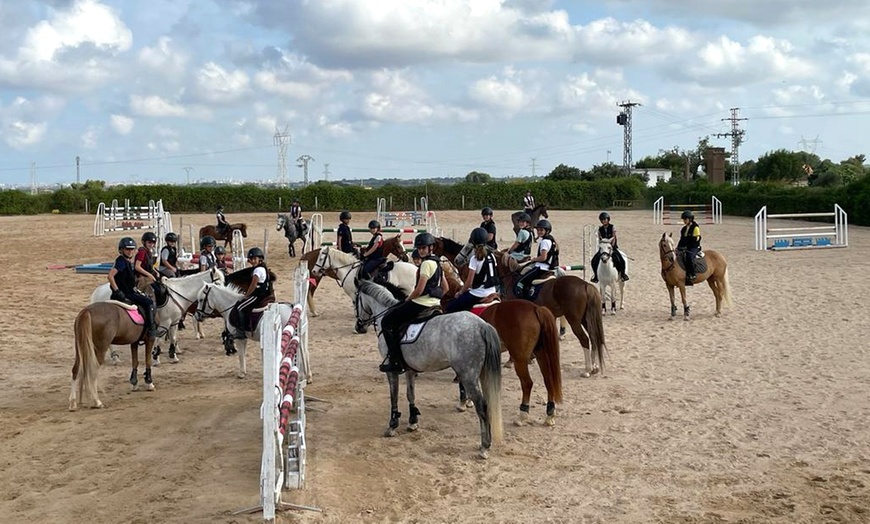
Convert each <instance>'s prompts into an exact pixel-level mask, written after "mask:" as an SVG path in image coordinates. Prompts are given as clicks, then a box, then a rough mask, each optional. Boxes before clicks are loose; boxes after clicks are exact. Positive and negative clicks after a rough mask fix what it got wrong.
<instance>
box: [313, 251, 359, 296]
mask: <svg viewBox="0 0 870 524" xmlns="http://www.w3.org/2000/svg"><path fill="white" fill-rule="evenodd" d="M327 263H329V268H330V269H332V270H334V271H338V270H339V269H344V268H346V267H349V268H351V270H352V269H353V268H354V267H355V266H359V265H360V264H362V263H361V262H360V261H359V260H354V261H353V262H351V263H350V264H345V265H343V266H333V265H332V258H331V257H330V256H329V251H325V252H324V255H323V262H322V263H321V262H320V256H319V255H318V257H317V260H316V261H315V262H314V267H313V268H312V269H313V270H314V271H313V272H314V273H317V274H320V275H323V274H325V272H326V268H327ZM350 273H351V271H348V272H347V273H346V274H345V275H344V277H343V278H342V279H341V280H340V281H339V285H340V286H341V287H344V283H345V281H347V277H349V276H350Z"/></svg>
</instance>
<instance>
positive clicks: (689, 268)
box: [677, 209, 701, 284]
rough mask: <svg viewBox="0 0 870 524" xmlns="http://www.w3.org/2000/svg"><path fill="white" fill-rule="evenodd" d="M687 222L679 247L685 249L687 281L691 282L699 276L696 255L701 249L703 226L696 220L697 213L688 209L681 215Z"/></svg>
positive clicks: (684, 221)
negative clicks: (696, 270)
mask: <svg viewBox="0 0 870 524" xmlns="http://www.w3.org/2000/svg"><path fill="white" fill-rule="evenodd" d="M680 218H682V219H683V224H685V225H684V226H683V227H682V229H680V243H679V244H677V249H678V250H682V251H683V256H684V257H685V258H684V259H683V260H684V262H685V264H686V283H687V284H691V283H692V282H694V281H695V279H696V278H697V275H696V274H695V257H696V256H698V253H699V252H700V251H701V227H700V226H698V223H697V222H695V214H694V213H692V212H691V211H689V210H688V209H687V210H685V211H683V214H682V215H680Z"/></svg>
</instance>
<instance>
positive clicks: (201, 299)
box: [196, 283, 293, 378]
mask: <svg viewBox="0 0 870 524" xmlns="http://www.w3.org/2000/svg"><path fill="white" fill-rule="evenodd" d="M243 296H245V293H244V292H243V291H242V290H241V289H239V288H238V287H236V286H235V285H233V284H228V285H227V286H226V287H224V286H222V285H216V284H211V283H206V284H205V285H203V286H202V288H200V290H199V293H198V294H197V305H196V315H198V316H211V315H212V313H217V314H219V315H220V316H222V317H223V319H224V323H225V324H226V328H227V330H228V331H230V332H233V331H234V330H235V328H234V326H232V325H231V324H230V313H232V311H233V307H234V306H235V305H236V303H237V302H238V301H239V300H241V298H242V297H243ZM278 311H279V312H280V314H281V325H284V324H286V323H287V321H288V320H290V314H291V313H292V312H293V306H291V305H290V304H286V303H283V302H282V303H280V304H279V305H278ZM257 324H258V325H257V326H254V330H253V331H246V332H245V334H246V335H247V337H248V338H247V339H234V340H233V346H234V347H235V348H236V352H237V353H238V355H239V373H238V377H239V378H245V376H246V375H247V374H248V365H247V362H246V361H245V350H246V348H247V344H248V339H250V340H256V341H259V340H260V329H259V327H260V326H259V322H258V323H257Z"/></svg>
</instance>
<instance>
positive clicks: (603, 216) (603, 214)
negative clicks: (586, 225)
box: [598, 211, 610, 221]
mask: <svg viewBox="0 0 870 524" xmlns="http://www.w3.org/2000/svg"><path fill="white" fill-rule="evenodd" d="M598 220H599V221H601V220H610V213H608V212H607V211H602V212H601V214H600V215H598Z"/></svg>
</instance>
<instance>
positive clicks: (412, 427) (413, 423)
mask: <svg viewBox="0 0 870 524" xmlns="http://www.w3.org/2000/svg"><path fill="white" fill-rule="evenodd" d="M416 378H417V374H416V373H414V372H413V371H408V372H407V373H405V380H406V381H407V382H408V385H407V393H406V394H407V397H408V431H417V429H419V427H420V426H419V424H418V423H419V422H420V410H419V409H417V406H416V405H415V404H414V402H415V401H416V400H415V399H416V398H417V393H416V390H415V386H414V384H415V379H416Z"/></svg>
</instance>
